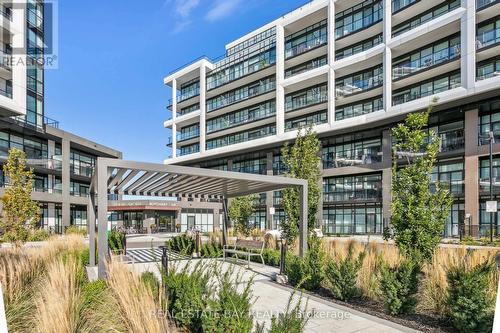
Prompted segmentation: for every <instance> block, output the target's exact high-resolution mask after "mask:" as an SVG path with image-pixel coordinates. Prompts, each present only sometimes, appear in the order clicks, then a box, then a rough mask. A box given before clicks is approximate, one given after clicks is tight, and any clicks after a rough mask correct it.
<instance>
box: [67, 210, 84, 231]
mask: <svg viewBox="0 0 500 333" xmlns="http://www.w3.org/2000/svg"><path fill="white" fill-rule="evenodd" d="M70 217H71V219H70V223H71V225H73V226H76V227H77V228H78V229H82V230H87V206H77V205H71V208H70Z"/></svg>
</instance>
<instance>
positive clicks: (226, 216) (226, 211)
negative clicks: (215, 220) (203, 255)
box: [222, 197, 229, 246]
mask: <svg viewBox="0 0 500 333" xmlns="http://www.w3.org/2000/svg"><path fill="white" fill-rule="evenodd" d="M222 208H223V211H224V220H223V222H222V245H223V246H226V245H227V244H228V243H227V226H228V225H229V223H228V222H229V209H228V205H227V198H226V197H224V199H222Z"/></svg>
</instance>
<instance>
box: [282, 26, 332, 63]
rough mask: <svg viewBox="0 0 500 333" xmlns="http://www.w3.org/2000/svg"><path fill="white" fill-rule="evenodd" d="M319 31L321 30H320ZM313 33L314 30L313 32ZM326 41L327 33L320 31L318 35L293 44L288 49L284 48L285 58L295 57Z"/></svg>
mask: <svg viewBox="0 0 500 333" xmlns="http://www.w3.org/2000/svg"><path fill="white" fill-rule="evenodd" d="M320 31H321V30H320ZM313 33H314V32H313ZM326 43H328V34H327V33H326V32H324V33H321V34H320V35H319V36H318V37H316V38H314V39H311V40H307V41H305V42H303V43H300V44H298V45H295V46H293V47H291V48H289V49H285V59H288V58H291V57H295V56H297V55H299V54H302V53H305V52H307V51H309V50H312V49H314V48H316V47H318V46H321V45H324V44H326Z"/></svg>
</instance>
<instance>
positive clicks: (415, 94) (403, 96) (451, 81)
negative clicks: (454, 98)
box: [392, 73, 461, 105]
mask: <svg viewBox="0 0 500 333" xmlns="http://www.w3.org/2000/svg"><path fill="white" fill-rule="evenodd" d="M443 78H447V79H448V80H447V82H446V85H443V84H442V83H440V84H439V85H437V86H436V85H435V83H436V82H438V81H439V80H441V79H443ZM428 83H430V84H431V86H432V89H430V90H429V89H423V90H422V89H421V87H422V84H418V85H416V86H410V87H408V88H406V89H404V90H403V91H400V92H395V93H394V95H393V98H392V104H393V105H399V104H403V103H406V102H410V101H413V100H416V99H419V98H422V97H426V96H431V95H434V94H438V93H441V92H444V91H447V90H450V89H454V88H457V87H460V85H461V83H460V75H459V74H456V73H455V74H450V75H447V76H444V77H436V78H435V79H434V80H433V81H431V82H428ZM415 88H418V89H415Z"/></svg>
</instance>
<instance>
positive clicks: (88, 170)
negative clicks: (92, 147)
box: [70, 149, 96, 177]
mask: <svg viewBox="0 0 500 333" xmlns="http://www.w3.org/2000/svg"><path fill="white" fill-rule="evenodd" d="M95 160H96V158H95V156H91V155H87V154H85V153H83V152H80V151H77V150H73V149H72V150H71V152H70V166H71V173H73V174H75V175H81V176H85V177H92V174H93V173H94V166H95Z"/></svg>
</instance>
